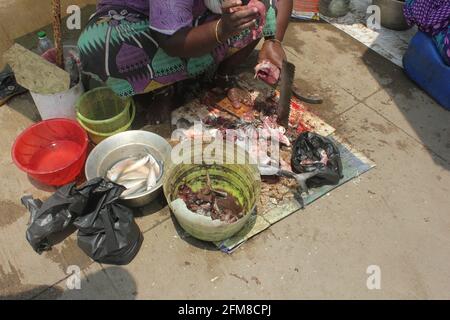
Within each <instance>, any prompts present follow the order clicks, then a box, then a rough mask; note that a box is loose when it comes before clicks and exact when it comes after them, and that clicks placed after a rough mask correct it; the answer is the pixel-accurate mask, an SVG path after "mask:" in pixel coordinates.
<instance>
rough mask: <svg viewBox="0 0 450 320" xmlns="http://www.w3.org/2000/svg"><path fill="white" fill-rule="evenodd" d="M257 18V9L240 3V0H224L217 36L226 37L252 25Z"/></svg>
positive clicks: (223, 38) (222, 38)
mask: <svg viewBox="0 0 450 320" xmlns="http://www.w3.org/2000/svg"><path fill="white" fill-rule="evenodd" d="M257 18H258V9H256V8H248V7H247V6H243V5H242V1H241V0H224V1H223V3H222V20H221V22H220V25H219V37H220V39H221V40H225V39H228V38H230V37H232V36H235V35H237V34H239V33H240V32H241V31H243V30H245V29H248V28H251V27H254V26H255V25H256V19H257Z"/></svg>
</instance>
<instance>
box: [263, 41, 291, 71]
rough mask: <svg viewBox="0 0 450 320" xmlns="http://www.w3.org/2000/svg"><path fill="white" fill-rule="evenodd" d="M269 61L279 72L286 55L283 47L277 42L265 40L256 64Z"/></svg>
mask: <svg viewBox="0 0 450 320" xmlns="http://www.w3.org/2000/svg"><path fill="white" fill-rule="evenodd" d="M264 60H268V61H270V62H271V63H272V64H273V65H275V66H276V67H278V68H279V69H280V70H281V68H282V67H283V60H286V53H285V52H284V49H283V46H282V45H281V43H280V42H278V41H272V40H266V41H265V42H264V44H263V46H262V48H261V51H260V52H259V58H258V62H260V63H261V62H262V61H264Z"/></svg>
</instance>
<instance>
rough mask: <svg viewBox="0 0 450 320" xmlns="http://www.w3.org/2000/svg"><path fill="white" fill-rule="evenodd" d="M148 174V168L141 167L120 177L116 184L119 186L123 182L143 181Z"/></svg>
mask: <svg viewBox="0 0 450 320" xmlns="http://www.w3.org/2000/svg"><path fill="white" fill-rule="evenodd" d="M149 173H150V169H149V168H147V167H142V168H141V169H139V170H136V171H133V172H130V173H127V174H124V175H122V176H121V177H120V178H119V179H118V180H117V182H118V183H119V184H121V182H124V181H130V180H143V179H146V178H147V177H148V175H149Z"/></svg>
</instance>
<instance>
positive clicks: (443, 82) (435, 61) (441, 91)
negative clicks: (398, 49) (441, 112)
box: [403, 31, 450, 110]
mask: <svg viewBox="0 0 450 320" xmlns="http://www.w3.org/2000/svg"><path fill="white" fill-rule="evenodd" d="M403 66H404V68H405V71H406V73H407V74H408V76H409V77H410V78H411V79H412V80H413V81H414V82H416V83H417V84H418V85H419V86H420V87H421V88H422V89H423V90H425V91H426V92H427V93H428V94H429V95H430V96H431V97H433V98H434V99H435V100H436V101H437V102H438V103H440V104H441V105H442V106H443V107H444V108H446V109H447V110H450V66H448V65H447V64H445V63H444V60H443V59H442V57H441V55H440V54H439V51H438V49H437V48H436V46H435V44H434V42H433V39H431V37H429V36H427V35H426V34H425V33H423V32H420V31H419V32H418V33H417V34H416V35H415V36H414V38H413V39H412V40H411V43H410V45H409V48H408V51H407V52H406V54H405V56H404V57H403Z"/></svg>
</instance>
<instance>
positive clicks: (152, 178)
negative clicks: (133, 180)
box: [147, 167, 157, 191]
mask: <svg viewBox="0 0 450 320" xmlns="http://www.w3.org/2000/svg"><path fill="white" fill-rule="evenodd" d="M156 179H157V176H156V173H155V169H154V167H152V168H150V173H149V174H148V178H147V191H150V190H151V189H152V188H154V187H155V186H156V183H157V180H156Z"/></svg>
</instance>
